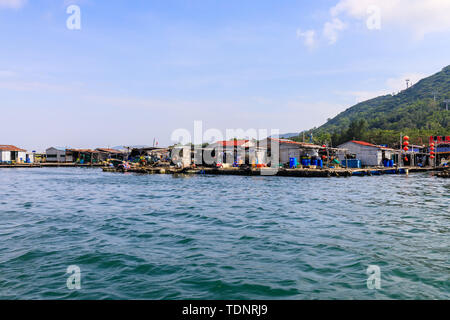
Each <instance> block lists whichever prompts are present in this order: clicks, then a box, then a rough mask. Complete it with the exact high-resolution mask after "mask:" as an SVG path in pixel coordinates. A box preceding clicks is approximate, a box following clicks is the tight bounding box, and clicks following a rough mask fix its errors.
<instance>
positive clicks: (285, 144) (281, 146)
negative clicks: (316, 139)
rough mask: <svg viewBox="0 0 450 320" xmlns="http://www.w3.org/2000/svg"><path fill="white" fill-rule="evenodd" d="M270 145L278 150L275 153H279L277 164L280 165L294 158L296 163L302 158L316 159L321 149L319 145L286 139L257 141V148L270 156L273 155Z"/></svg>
mask: <svg viewBox="0 0 450 320" xmlns="http://www.w3.org/2000/svg"><path fill="white" fill-rule="evenodd" d="M272 145H274V146H277V148H278V150H275V151H278V152H279V162H280V163H282V164H286V163H289V160H290V159H291V158H296V159H297V162H298V163H300V161H301V158H302V157H306V158H318V157H319V150H320V149H322V147H321V146H319V145H315V144H311V143H305V142H296V141H292V140H288V139H276V138H267V139H264V140H261V141H259V146H260V147H263V148H267V150H268V151H269V152H268V154H270V155H272V153H273V150H272Z"/></svg>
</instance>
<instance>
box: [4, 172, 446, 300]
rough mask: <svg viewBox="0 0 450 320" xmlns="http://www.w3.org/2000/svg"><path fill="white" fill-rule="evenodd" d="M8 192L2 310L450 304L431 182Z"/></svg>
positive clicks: (58, 176)
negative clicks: (279, 302) (144, 304)
mask: <svg viewBox="0 0 450 320" xmlns="http://www.w3.org/2000/svg"><path fill="white" fill-rule="evenodd" d="M0 186H1V187H0V298H2V299H449V298H450V286H449V275H450V267H449V265H450V264H449V257H450V249H449V248H450V237H449V228H450V212H449V203H450V201H449V199H450V196H449V191H450V184H449V182H448V180H445V179H438V178H435V177H432V176H430V175H429V174H413V175H410V176H394V175H388V176H377V177H353V178H329V179H302V178H286V177H238V176H193V177H186V176H178V177H177V176H170V175H134V174H114V173H103V172H102V171H101V170H99V169H79V168H78V169H77V168H68V169H64V168H54V169H43V168H42V169H18V170H16V169H0ZM70 265H77V266H79V268H80V269H81V289H80V290H70V289H68V288H67V285H66V280H67V278H68V277H69V274H67V273H66V270H67V267H68V266H70ZM369 265H376V266H379V268H380V271H381V274H380V276H381V288H380V289H379V290H376V289H375V290H371V289H369V288H368V287H367V278H368V275H367V274H366V269H367V267H368V266H369Z"/></svg>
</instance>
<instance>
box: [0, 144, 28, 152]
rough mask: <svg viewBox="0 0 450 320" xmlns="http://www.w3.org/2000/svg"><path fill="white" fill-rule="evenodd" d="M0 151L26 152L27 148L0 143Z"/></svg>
mask: <svg viewBox="0 0 450 320" xmlns="http://www.w3.org/2000/svg"><path fill="white" fill-rule="evenodd" d="M0 151H17V152H27V150H24V149H20V148H17V147H16V146H13V145H9V144H0Z"/></svg>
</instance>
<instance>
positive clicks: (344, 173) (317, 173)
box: [103, 167, 443, 178]
mask: <svg viewBox="0 0 450 320" xmlns="http://www.w3.org/2000/svg"><path fill="white" fill-rule="evenodd" d="M442 169H443V168H421V167H408V168H395V169H393V168H379V169H377V168H375V169H373V168H372V169H345V168H334V169H331V168H330V169H307V168H304V169H285V168H280V169H279V170H274V169H271V168H258V169H250V168H248V169H242V168H196V169H191V168H185V169H177V168H172V167H139V168H131V169H128V170H121V169H119V170H117V169H115V168H110V167H105V168H103V171H105V172H132V173H140V174H193V175H195V174H200V175H204V174H207V175H238V176H281V177H304V178H327V177H351V176H360V177H361V176H374V175H384V174H408V173H409V172H427V171H436V170H437V171H439V170H442Z"/></svg>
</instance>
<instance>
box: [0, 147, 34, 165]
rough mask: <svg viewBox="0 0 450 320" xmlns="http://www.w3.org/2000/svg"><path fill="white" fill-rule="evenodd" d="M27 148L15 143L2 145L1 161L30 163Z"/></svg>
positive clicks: (0, 149) (0, 148)
mask: <svg viewBox="0 0 450 320" xmlns="http://www.w3.org/2000/svg"><path fill="white" fill-rule="evenodd" d="M30 162H31V161H30V159H29V157H27V150H24V149H20V148H18V147H16V146H13V145H0V163H30Z"/></svg>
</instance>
